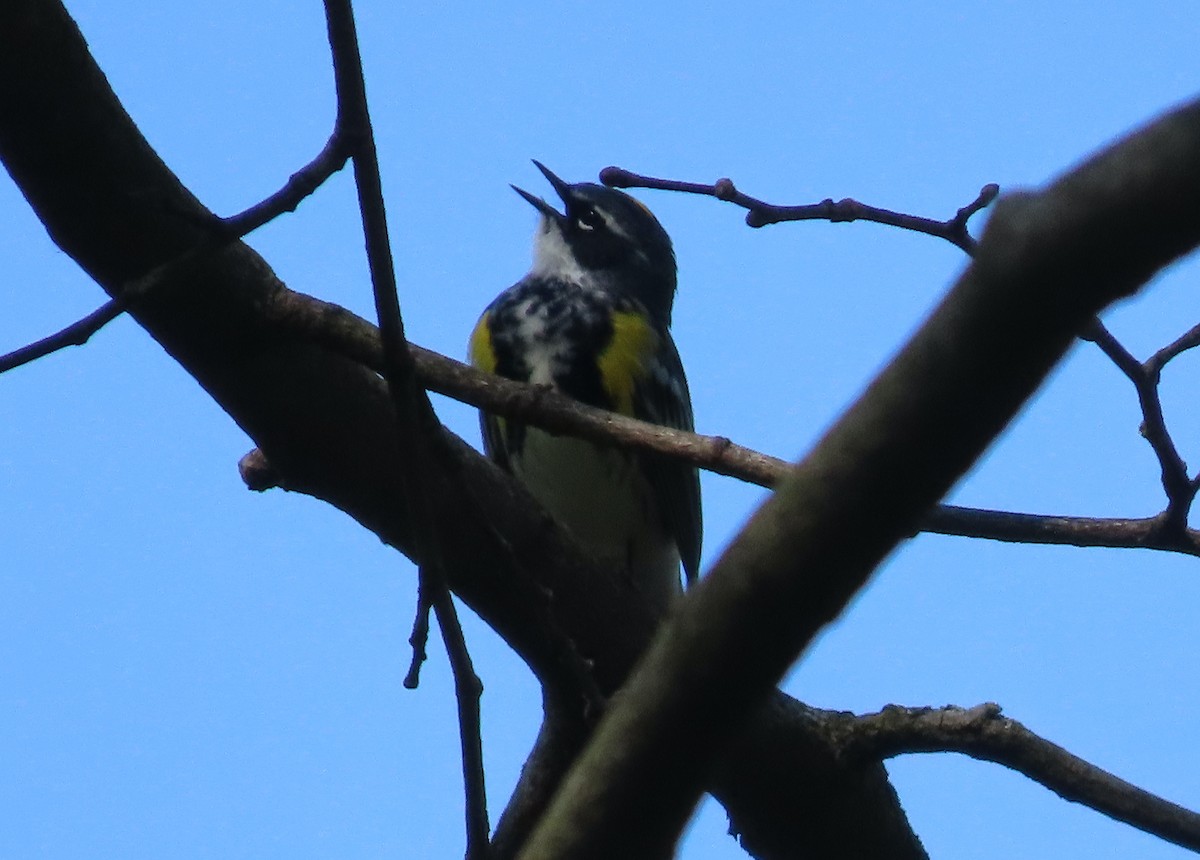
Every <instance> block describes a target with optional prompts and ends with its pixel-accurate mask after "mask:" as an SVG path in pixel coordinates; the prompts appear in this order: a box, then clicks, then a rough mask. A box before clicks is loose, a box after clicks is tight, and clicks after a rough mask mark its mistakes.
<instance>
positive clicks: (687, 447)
mask: <svg viewBox="0 0 1200 860" xmlns="http://www.w3.org/2000/svg"><path fill="white" fill-rule="evenodd" d="M266 312H267V313H268V315H269V316H270V319H271V320H272V321H273V322H274V323H275V324H276V325H278V326H279V328H280V329H281V330H283V331H286V332H288V333H290V334H291V335H292V336H294V337H299V338H303V339H305V340H309V341H314V342H317V343H320V344H322V345H324V346H326V347H328V348H329V349H332V350H336V351H337V352H339V353H341V354H343V355H346V356H348V357H351V358H353V359H354V360H355V361H359V362H361V363H363V364H365V365H366V366H367V367H370V368H372V369H374V370H376V371H379V372H382V360H381V357H380V346H379V334H378V331H377V330H376V329H375V327H374V326H372V325H371V324H370V323H368V322H366V321H365V320H363V319H362V318H360V317H358V316H356V315H354V314H353V313H351V312H350V311H347V310H346V309H345V308H342V307H340V306H338V305H334V304H330V303H328V302H323V301H321V300H319V299H314V298H312V297H310V296H305V295H302V294H299V293H288V294H285V295H284V296H281V297H280V300H279V301H277V302H275V303H274V304H273V305H272V306H271V307H269V308H267V309H266ZM409 348H410V349H411V350H412V353H413V358H414V360H415V362H416V373H417V377H418V379H419V380H420V382H421V384H422V385H424V386H425V387H426V388H428V389H429V390H431V391H436V392H437V393H439V394H444V395H446V396H447V397H453V398H454V399H456V400H460V401H462V402H463V403H468V404H470V405H472V406H475V407H478V408H480V409H484V410H486V411H488V412H492V413H494V414H496V415H501V416H504V417H505V418H513V419H518V420H520V421H523V422H525V423H528V424H532V425H534V426H537V427H541V428H543V429H546V430H550V431H551V432H554V433H563V434H569V435H572V436H577V437H579V438H581V439H588V440H590V441H593V442H597V443H600V444H615V445H622V446H627V447H630V448H636V449H639V450H644V451H653V452H655V453H659V454H663V455H666V456H670V457H678V458H679V459H681V460H685V461H687V462H689V463H694V464H695V465H697V466H699V467H700V468H702V469H707V470H708V471H710V472H715V473H717V474H719V475H726V476H728V477H732V478H738V479H739V480H742V481H747V482H748V483H752V484H757V485H759V486H762V487H767V488H772V487H774V486H775V485H776V484H777V483H778V482H779V480H780V479H781V477H782V476H783V475H784V474H785V473H786V471H787V470H788V468H789V464H788V463H787V461H785V460H781V459H779V458H778V457H772V456H770V455H769V454H763V453H761V452H758V451H754V450H753V449H750V448H746V447H743V446H741V445H738V444H736V443H734V442H731V441H730V440H729V439H728V438H726V437H724V436H705V435H701V434H696V433H688V432H685V431H683V430H675V429H672V428H669V427H661V426H659V425H657V424H648V423H646V422H644V421H638V420H637V419H635V418H629V417H626V416H624V415H617V414H616V413H612V412H607V411H605V410H602V409H596V408H593V407H591V406H586V405H584V404H582V403H579V402H578V401H576V400H572V399H571V398H569V397H566V396H564V395H562V394H560V393H558V392H556V391H552V390H549V389H546V388H544V387H540V386H535V385H527V384H525V383H521V382H516V381H514V380H511V379H504V378H502V377H499V376H493V375H491V374H486V373H483V372H482V371H479V370H477V369H475V368H473V367H470V366H468V365H466V364H463V363H462V362H459V361H455V360H454V359H452V358H448V357H447V356H444V355H441V354H439V353H436V352H433V351H431V350H427V349H424V348H422V347H420V346H417V345H416V344H410V345H409ZM261 488H262V487H258V489H261ZM921 530H923V531H930V532H934V533H937V534H945V535H958V536H961V537H971V538H984V539H988V540H1000V541H1007V542H1015V543H1040V544H1066V545H1070V546H1093V547H1109V548H1114V549H1119V548H1124V549H1154V550H1163V551H1169V552H1179V553H1183V554H1186V555H1200V531H1196V530H1193V529H1184V530H1182V531H1180V530H1177V529H1172V528H1169V527H1168V523H1166V522H1165V521H1164V520H1163V518H1162V515H1158V516H1155V517H1147V518H1140V519H1128V518H1092V517H1070V516H1052V515H1041V514H1027V513H1013V512H1008V511H993V510H985V509H980V508H965V507H958V506H954V505H939V506H937V507H936V508H935V509H934V510H933V511H931V512H930V514H929V515H928V516H927V517H926V519H925V520H924V521H923V522H922V524H921Z"/></svg>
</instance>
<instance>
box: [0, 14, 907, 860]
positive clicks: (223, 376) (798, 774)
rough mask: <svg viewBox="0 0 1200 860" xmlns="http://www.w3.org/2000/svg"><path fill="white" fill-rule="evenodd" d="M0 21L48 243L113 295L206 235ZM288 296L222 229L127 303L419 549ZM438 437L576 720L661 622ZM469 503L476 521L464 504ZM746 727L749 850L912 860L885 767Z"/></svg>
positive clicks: (8, 112)
mask: <svg viewBox="0 0 1200 860" xmlns="http://www.w3.org/2000/svg"><path fill="white" fill-rule="evenodd" d="M0 33H2V34H3V40H4V43H5V50H4V51H0V160H2V161H3V162H4V165H5V167H6V169H7V170H8V171H9V173H10V175H11V176H12V177H13V179H14V181H15V182H16V183H17V185H18V186H19V187H20V189H21V191H22V193H23V194H24V195H25V197H26V199H27V200H28V201H29V203H30V205H31V206H32V207H33V208H34V210H35V211H36V212H37V214H38V216H39V217H40V218H41V219H42V221H43V223H44V224H45V225H46V228H47V230H48V232H49V233H50V235H51V236H52V237H53V238H54V240H55V241H56V242H57V243H58V244H59V246H60V247H62V248H63V250H64V251H66V252H67V253H68V254H70V255H71V256H72V257H73V258H74V259H75V260H76V261H77V262H78V263H79V264H80V265H81V266H82V267H83V268H84V269H85V270H86V271H87V272H88V273H89V274H91V275H92V276H93V277H94V278H95V279H96V281H97V283H99V284H100V285H101V286H102V287H103V288H104V289H105V291H106V292H108V293H109V294H110V295H115V294H117V293H118V292H119V290H120V289H121V286H122V285H123V284H125V283H126V282H128V281H130V280H131V279H134V278H137V277H139V276H141V275H142V273H144V272H147V271H150V270H152V269H153V268H154V267H155V266H158V265H161V264H163V263H165V262H167V261H170V260H172V259H175V258H176V257H178V256H180V255H181V254H184V253H187V252H188V251H189V250H190V249H193V248H196V247H198V246H199V245H200V244H201V243H202V242H204V241H206V240H208V239H209V238H211V235H212V227H211V225H212V224H213V223H214V222H213V217H214V216H212V215H211V213H209V212H208V210H206V209H205V208H204V207H202V206H201V205H200V204H199V203H198V201H196V199H195V198H194V197H193V196H192V195H191V194H190V193H189V192H188V191H187V189H185V188H184V187H183V186H182V185H181V184H180V183H179V181H178V179H177V178H176V177H175V176H174V175H173V174H172V173H171V172H170V171H169V170H168V169H167V168H166V166H165V165H164V164H163V163H162V161H161V160H160V159H159V158H158V156H157V155H156V154H155V153H154V152H153V151H152V150H151V149H150V147H149V146H148V144H147V143H146V142H145V140H144V139H143V138H142V137H141V135H140V134H139V133H138V130H137V129H136V127H135V126H134V124H133V122H132V121H131V120H130V118H129V117H128V116H127V115H126V114H125V112H124V110H123V109H122V108H121V106H120V104H119V102H118V101H117V99H116V97H115V96H114V95H113V93H112V91H111V88H110V87H109V86H108V83H107V81H106V80H105V79H104V76H103V74H102V73H101V72H100V70H99V69H98V68H97V67H96V66H95V64H94V62H93V61H92V59H91V57H90V55H89V54H88V51H87V49H86V46H85V44H84V42H83V39H82V38H81V36H80V34H79V32H78V30H77V28H76V27H75V26H74V24H73V22H71V20H70V19H69V17H68V16H67V14H66V12H65V11H64V10H63V9H62V7H61V5H60V4H58V3H54V2H50V0H10V1H9V2H7V3H2V4H0ZM290 295H291V294H290V293H289V292H288V291H287V290H286V289H285V288H284V287H283V285H282V284H280V283H279V281H278V280H277V279H276V278H275V276H274V275H273V273H272V272H271V271H270V269H269V268H268V267H267V265H266V264H265V263H264V262H263V260H262V259H261V258H260V257H259V256H258V255H256V254H255V253H254V252H253V251H251V250H250V249H249V248H247V247H246V246H245V245H243V244H241V243H237V242H235V243H232V244H230V245H229V246H228V247H226V248H222V249H221V250H219V251H215V252H211V253H205V254H202V255H200V256H199V257H197V259H196V260H195V262H194V264H193V265H190V266H188V267H187V269H186V270H185V271H181V272H177V273H175V275H174V276H173V277H172V278H170V279H169V281H168V282H167V283H164V284H163V285H162V286H161V287H160V288H156V289H154V290H153V291H151V292H150V293H148V294H147V295H146V296H145V297H144V298H143V299H141V300H139V301H138V302H137V303H136V306H135V307H132V308H131V310H130V313H131V315H132V317H133V318H134V319H135V320H136V322H138V324H139V325H141V326H143V327H144V328H145V329H146V331H147V332H148V333H149V334H150V335H151V336H152V337H154V338H155V340H157V341H158V342H159V343H160V344H161V345H162V346H163V348H164V349H165V350H166V351H167V352H168V353H169V354H171V355H172V356H173V357H175V358H176V359H177V360H178V361H179V362H180V363H181V365H182V366H183V367H184V368H185V369H186V370H187V371H188V372H189V373H191V374H192V375H193V376H194V377H195V379H196V380H197V381H198V382H199V383H200V384H201V385H202V386H203V387H204V388H205V390H206V391H207V392H208V393H209V394H210V395H212V397H213V398H214V400H216V402H217V403H218V404H219V405H220V407H221V408H223V409H224V410H225V411H226V412H228V413H229V415H230V416H231V417H232V418H233V419H234V420H235V421H236V422H237V423H238V425H239V426H240V427H241V428H242V429H243V430H245V432H246V433H247V434H248V435H249V436H250V437H251V438H252V439H253V440H254V442H255V444H256V445H258V446H259V447H260V448H261V450H262V452H263V454H264V455H265V458H266V460H267V461H268V462H269V470H266V471H264V469H263V467H262V461H261V458H255V459H256V460H257V462H258V466H257V467H256V466H254V464H253V463H248V464H247V465H248V469H256V470H257V472H258V474H259V475H260V476H261V475H264V474H266V472H267V471H269V474H270V476H271V478H272V480H277V481H278V483H279V485H281V486H284V487H287V488H289V489H292V490H296V491H300V492H304V493H307V494H310V495H313V496H315V497H318V498H321V499H324V500H325V501H327V502H329V503H330V504H333V505H335V506H336V507H338V508H339V509H341V510H343V511H345V512H346V513H348V514H349V515H350V516H352V517H354V518H355V519H356V520H358V521H359V522H360V523H362V524H363V525H364V526H365V527H366V528H368V529H371V530H372V531H374V532H375V533H376V534H378V535H379V536H380V537H381V538H382V539H383V540H385V541H387V542H388V543H391V544H393V545H395V546H397V547H400V548H401V549H403V550H404V551H405V552H406V553H408V554H410V555H411V556H413V557H414V558H415V559H416V560H417V561H418V562H419V561H421V558H420V553H419V552H418V551H417V543H416V540H415V537H414V533H413V523H412V522H411V521H410V520H408V519H407V517H406V513H405V510H404V506H403V504H402V502H401V500H400V499H399V498H398V495H399V494H398V493H397V492H396V490H397V488H398V487H402V486H404V483H405V481H407V480H410V479H411V478H412V476H411V475H410V474H408V473H406V472H405V470H404V468H403V466H402V463H401V461H400V459H399V457H398V454H397V451H396V447H397V446H396V444H395V428H396V416H395V412H394V410H393V408H392V405H391V400H390V398H389V396H388V393H387V391H386V388H385V386H384V385H383V383H382V381H381V379H380V378H379V376H378V375H377V374H376V373H375V372H374V371H372V370H370V369H368V368H366V367H364V366H363V365H362V364H361V363H359V362H357V361H354V360H352V359H349V358H347V357H345V356H344V355H342V354H340V353H339V352H338V351H336V350H331V349H329V348H327V347H326V346H323V345H322V344H321V343H319V342H316V341H312V340H307V339H301V338H296V337H291V336H288V335H287V334H284V333H281V332H280V330H279V329H278V327H277V325H276V324H275V323H274V322H273V321H271V320H270V319H269V318H268V317H269V314H268V312H267V311H266V309H268V308H271V307H273V306H275V305H278V304H287V303H288V300H289V296H290ZM444 439H445V445H446V448H447V452H448V453H447V458H448V459H449V461H450V462H449V463H448V464H446V465H445V466H444V468H445V470H446V472H445V475H444V477H445V480H442V481H439V482H437V484H435V486H433V487H432V488H430V497H429V498H428V499H427V500H426V501H427V504H428V505H429V506H430V509H431V510H432V511H433V512H434V515H435V516H436V517H437V518H438V520H439V523H440V524H441V525H442V528H443V533H442V535H443V543H442V546H441V547H440V549H441V550H442V552H443V553H444V562H445V569H446V571H447V576H448V578H449V581H450V585H451V587H452V588H453V589H454V590H455V592H456V593H457V594H458V595H459V596H461V597H462V598H463V600H464V601H465V602H466V603H467V604H468V605H469V606H470V607H471V608H472V609H474V610H475V611H476V612H477V613H479V614H480V615H481V616H482V617H483V618H484V619H485V620H486V621H487V622H488V623H489V624H490V625H491V626H492V627H493V628H495V629H496V631H497V632H498V633H499V634H500V635H501V636H502V637H504V638H505V640H506V641H507V642H508V643H509V644H510V645H511V646H512V647H513V648H514V649H515V650H516V651H517V652H518V654H520V656H521V657H522V658H523V659H524V660H525V661H526V662H527V663H529V665H530V667H531V668H532V669H533V671H534V672H535V674H536V675H537V676H538V678H539V680H541V681H542V683H543V685H544V686H545V687H546V688H547V689H549V690H552V691H555V693H556V695H557V696H558V697H559V698H560V699H561V700H562V702H563V703H564V704H563V707H564V708H567V709H571V710H573V711H574V712H577V713H580V714H582V713H584V712H585V711H586V710H587V707H588V705H587V704H586V703H587V702H599V701H600V700H601V699H602V698H603V695H604V693H605V692H608V691H612V690H615V689H617V687H619V686H620V685H621V683H622V681H623V680H624V678H625V676H626V674H627V672H628V671H629V669H630V667H631V666H632V665H633V662H634V660H635V659H636V657H637V656H638V654H640V653H641V651H642V650H643V648H644V646H645V644H646V642H647V641H648V640H649V637H650V635H651V631H652V630H653V628H654V623H655V619H654V618H653V617H652V616H651V615H650V613H649V612H648V611H646V610H645V609H644V608H643V607H641V605H640V604H639V603H638V600H637V597H636V595H635V594H634V593H633V592H631V591H630V589H629V588H628V586H627V584H626V583H624V582H623V581H622V580H621V579H620V578H619V577H616V576H614V575H613V573H612V572H611V571H609V570H607V569H605V568H603V567H601V566H599V565H597V564H596V563H595V562H594V561H592V560H589V559H588V558H586V557H585V556H584V555H583V554H582V553H581V552H580V551H579V549H578V548H577V547H576V546H575V545H574V544H572V543H571V542H570V541H569V540H568V539H567V538H566V536H565V535H564V534H563V533H562V532H561V531H560V530H559V529H558V528H557V527H556V526H555V524H554V523H553V522H552V521H550V520H549V519H548V518H546V516H545V515H544V513H542V512H541V511H540V510H539V509H538V508H537V506H536V505H534V504H533V502H532V500H531V499H530V498H529V496H528V494H527V493H525V492H524V490H522V488H521V487H519V486H518V485H517V484H516V483H515V482H514V481H512V480H511V479H510V478H508V476H506V475H504V474H502V473H501V472H499V471H498V470H497V469H496V468H495V467H494V466H492V465H491V464H490V463H488V462H487V461H486V460H484V459H483V458H481V457H480V456H479V455H478V454H477V453H475V452H474V451H472V450H471V449H470V447H469V446H467V445H465V444H464V443H463V442H462V441H461V440H459V439H457V438H456V437H453V436H452V435H450V434H445V437H444ZM464 509H467V510H472V509H474V510H480V511H485V512H486V513H487V516H486V518H482V519H476V518H472V517H464V516H462V511H463V510H464ZM783 700H784V701H791V700H787V699H786V697H784V698H783ZM793 704H795V703H793ZM796 706H797V707H800V706H798V705H796ZM757 720H758V721H756V722H755V723H754V725H753V727H752V728H751V729H750V730H749V732H748V734H747V736H746V737H745V739H744V743H745V744H746V747H745V749H746V751H747V752H746V755H745V756H743V757H741V758H738V759H731V760H730V762H729V763H728V765H727V766H726V767H725V768H724V769H723V771H722V775H721V776H720V777H719V779H718V780H717V781H716V782H714V784H713V786H712V788H713V791H714V793H717V794H718V795H719V796H721V797H722V798H724V799H725V802H726V803H727V804H728V805H729V806H730V807H733V808H734V809H736V810H737V812H736V815H737V821H738V822H739V823H738V829H739V830H740V831H741V832H743V833H744V834H753V837H754V838H755V839H756V840H757V842H756V844H758V845H760V846H763V847H761V848H760V849H759V851H758V854H759V856H771V857H788V856H795V855H797V854H799V853H803V852H806V851H809V849H812V851H814V852H817V853H818V854H825V855H827V856H836V854H835V853H834V852H835V851H836V848H837V846H839V845H842V844H846V842H847V840H849V841H850V842H853V843H854V844H856V845H859V846H861V847H862V852H861V853H862V854H864V855H870V856H890V857H919V856H921V852H920V848H919V843H917V842H916V840H915V837H914V836H913V834H912V833H911V831H910V830H909V829H908V827H907V825H906V823H905V822H904V817H903V813H902V812H901V811H900V810H899V806H898V804H897V803H896V800H895V797H894V795H890V793H889V792H890V788H889V787H888V786H887V783H886V779H885V777H884V775H883V772H882V769H880V768H873V769H867V770H866V771H862V770H854V769H848V768H847V767H846V766H845V765H842V764H839V763H837V762H836V760H835V759H834V756H833V755H832V752H831V751H830V750H829V749H828V746H827V744H825V742H824V741H823V740H822V739H821V738H820V736H819V734H818V733H817V732H816V730H815V727H814V726H812V725H809V724H808V723H807V722H805V721H804V720H802V719H798V718H795V717H794V716H790V717H785V716H781V715H780V714H778V713H774V712H768V711H767V710H766V709H764V711H763V712H761V715H760V717H759V718H757ZM789 738H790V739H792V741H791V742H790V743H791V744H792V746H793V747H795V748H797V749H799V748H801V747H803V748H808V747H809V746H811V747H812V748H813V749H816V750H825V756H824V758H823V759H818V758H816V757H814V758H812V759H811V760H812V761H813V762H814V766H812V767H800V766H797V767H794V768H787V769H785V770H783V771H775V770H773V769H772V767H771V766H772V765H773V764H774V762H775V761H777V760H779V753H780V747H781V746H786V745H787V743H788V742H787V739H789ZM763 755H772V756H776V758H774V759H772V760H771V761H770V762H767V761H764V760H763V759H762V758H761V757H762V756H763ZM796 755H797V756H798V757H799V756H800V751H797V753H796ZM797 760H798V761H799V760H800V758H798V759H797ZM820 761H824V762H825V765H824V766H818V764H819V762H820ZM864 772H866V773H868V774H869V778H863V777H862V776H861V774H862V773H864ZM767 774H769V776H767ZM881 786H882V789H881ZM780 797H790V798H797V799H800V798H804V797H822V798H825V802H826V803H833V804H837V805H838V806H839V808H840V809H841V810H843V812H844V814H843V815H840V816H828V815H821V814H819V811H820V807H812V808H813V809H816V810H817V813H816V814H812V815H810V814H808V810H809V808H810V807H807V806H805V805H804V804H793V805H788V806H787V807H786V808H781V807H779V806H775V805H773V803H772V801H773V799H775V798H780ZM760 799H761V801H762V802H761V803H759V802H758V801H759V800H760ZM879 822H885V823H884V824H883V825H880V824H879Z"/></svg>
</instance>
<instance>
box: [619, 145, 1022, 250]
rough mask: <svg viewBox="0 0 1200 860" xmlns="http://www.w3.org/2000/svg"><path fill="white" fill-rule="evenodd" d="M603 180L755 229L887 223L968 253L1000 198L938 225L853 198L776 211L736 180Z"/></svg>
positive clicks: (983, 199)
mask: <svg viewBox="0 0 1200 860" xmlns="http://www.w3.org/2000/svg"><path fill="white" fill-rule="evenodd" d="M600 181H601V182H603V183H604V184H605V185H610V186H612V187H614V188H654V189H658V190H661V191H681V192H683V193H685V194H701V195H704V196H706V197H715V198H716V199H718V200H724V201H726V202H727V203H733V204H734V205H735V206H740V207H742V208H743V209H745V210H747V212H746V223H747V224H748V225H749V226H751V227H765V226H766V225H768V224H778V223H780V222H783V221H831V222H834V223H839V222H848V221H872V222H874V223H876V224H887V225H889V226H892V227H900V228H902V229H904V230H913V231H915V232H917V233H924V234H926V235H929V236H935V237H937V238H939V239H945V240H946V241H947V242H950V243H951V244H952V245H955V246H956V247H958V248H961V249H962V250H963V251H965V252H967V253H968V254H974V253H975V244H976V243H975V240H974V239H973V238H972V237H971V235H970V233H968V232H967V221H968V220H969V219H970V217H971V216H972V215H974V214H975V213H976V212H978V211H979V210H980V209H983V208H984V207H985V206H988V205H989V204H990V203H991V202H992V201H993V200H995V199H996V196H997V195H998V194H999V193H1000V186H999V185H996V184H994V183H991V184H988V185H985V186H983V188H981V189H980V191H979V195H978V196H977V197H976V198H975V199H974V200H973V201H972V202H970V203H968V204H967V205H966V206H964V207H962V208H961V209H959V210H958V212H956V213H955V214H954V217H953V218H949V219H947V220H945V221H936V220H934V219H932V218H922V217H920V216H918V215H908V214H905V213H903V212H893V211H892V210H890V209H880V208H878V207H876V206H868V205H867V204H865V203H860V202H858V201H857V200H853V199H851V198H849V197H847V198H845V199H842V200H838V201H836V202H835V201H834V200H833V199H831V198H826V199H825V200H822V201H821V202H820V203H810V204H806V205H802V206H777V205H775V204H772V203H767V202H765V201H763V200H759V199H758V198H757V197H751V196H749V195H748V194H743V193H742V192H741V191H739V190H738V189H737V188H736V187H735V186H734V184H733V180H732V179H718V180H717V181H716V182H714V183H713V184H712V185H704V184H702V183H697V182H680V181H677V180H674V179H657V178H655V177H652V176H641V175H639V174H637V173H632V172H630V171H628V170H625V169H623V168H620V167H606V168H604V169H603V170H601V171H600Z"/></svg>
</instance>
